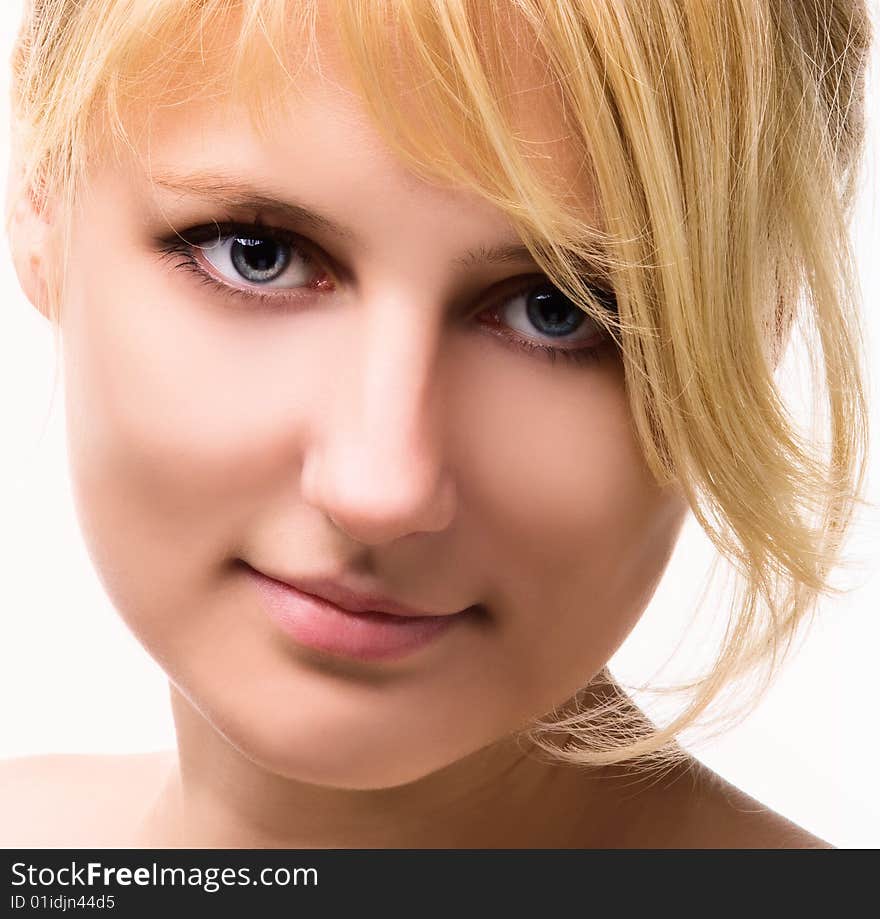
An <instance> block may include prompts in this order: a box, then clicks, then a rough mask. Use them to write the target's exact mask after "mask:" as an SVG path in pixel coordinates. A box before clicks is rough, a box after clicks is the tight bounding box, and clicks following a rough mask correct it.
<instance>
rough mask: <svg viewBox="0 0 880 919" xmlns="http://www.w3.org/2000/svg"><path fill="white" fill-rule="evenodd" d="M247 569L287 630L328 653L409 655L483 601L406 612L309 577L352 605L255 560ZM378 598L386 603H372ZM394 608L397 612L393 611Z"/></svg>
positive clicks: (371, 657) (366, 657)
mask: <svg viewBox="0 0 880 919" xmlns="http://www.w3.org/2000/svg"><path fill="white" fill-rule="evenodd" d="M245 570H246V573H247V575H248V578H249V579H250V581H251V583H252V584H253V586H254V588H255V591H256V593H257V595H258V597H259V599H260V601H261V605H262V607H263V610H264V612H265V613H266V615H267V616H268V617H269V619H270V621H272V622H273V623H274V624H275V625H276V626H277V627H278V628H279V629H280V630H281V631H282V632H284V633H285V634H286V635H288V636H289V637H291V638H293V639H294V640H295V641H296V642H297V643H298V644H301V645H303V646H305V647H308V648H311V649H313V650H318V651H323V652H326V653H328V654H332V655H337V656H342V657H347V658H350V659H353V660H361V661H390V660H397V659H401V658H404V657H406V656H408V655H410V654H412V653H414V652H415V651H417V650H418V649H420V648H423V647H425V646H426V645H429V644H433V643H434V642H435V641H437V640H438V639H439V638H440V637H441V636H443V635H445V634H446V633H448V632H450V631H451V630H453V629H454V628H456V627H457V626H460V624H461V623H463V622H464V621H465V620H467V619H472V618H473V617H475V616H477V615H478V614H479V613H480V611H481V609H482V607H481V605H480V604H475V605H473V606H469V607H467V608H465V609H463V610H459V611H455V612H442V613H426V612H424V611H421V610H418V611H415V612H414V613H412V614H404V613H402V612H400V611H401V610H407V609H409V608H407V607H403V606H402V605H400V604H397V603H394V602H393V601H390V600H387V599H384V598H377V597H376V596H375V595H372V596H369V595H355V594H354V593H353V592H351V591H347V590H346V589H345V588H344V587H341V586H340V585H338V584H334V583H332V582H328V581H327V580H326V579H321V580H320V581H318V580H317V579H312V580H311V581H309V582H306V581H305V580H304V579H300V580H299V581H297V585H303V584H305V583H308V584H309V586H311V587H313V589H321V590H322V591H323V592H324V593H333V595H334V599H335V598H337V597H338V598H344V600H343V602H345V603H346V604H347V605H348V606H355V607H360V608H356V609H350V608H347V606H343V605H340V603H338V602H334V600H332V599H328V598H327V597H326V596H322V595H320V594H317V593H315V594H313V593H311V592H309V591H307V590H304V589H302V587H301V586H297V585H294V584H292V583H289V582H287V581H282V580H279V579H277V578H275V577H272V576H270V575H267V574H264V573H263V572H262V571H259V570H258V569H256V568H253V567H252V566H251V565H248V564H246V565H245ZM372 604H375V605H377V606H382V607H384V609H371V608H369V605H372ZM389 608H391V609H394V610H395V611H394V612H389Z"/></svg>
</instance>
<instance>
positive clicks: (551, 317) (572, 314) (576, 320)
mask: <svg viewBox="0 0 880 919" xmlns="http://www.w3.org/2000/svg"><path fill="white" fill-rule="evenodd" d="M526 302H527V312H528V316H529V321H530V322H532V323H533V324H534V325H535V327H536V328H537V329H539V331H540V332H541V333H542V334H543V335H555V336H562V335H570V334H571V333H572V332H573V331H574V330H575V329H577V328H578V327H579V326H580V325H581V324H582V323H583V321H584V319H585V318H586V313H584V311H583V310H581V309H578V307H577V306H575V304H574V303H572V302H571V300H569V299H568V297H566V296H565V294H563V293H562V292H561V291H560V290H557V289H556V288H555V287H538V288H536V289H535V290H533V291H532V292H531V293H530V294H529V296H528V298H527V301H526Z"/></svg>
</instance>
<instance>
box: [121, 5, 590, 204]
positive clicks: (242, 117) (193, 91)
mask: <svg viewBox="0 0 880 919" xmlns="http://www.w3.org/2000/svg"><path fill="white" fill-rule="evenodd" d="M513 6H514V5H512V4H511V5H507V4H502V5H496V6H495V7H494V10H495V14H494V17H493V22H492V23H491V24H489V23H486V22H481V21H480V18H479V14H477V17H476V21H475V23H474V29H475V31H476V34H475V38H478V37H479V30H485V29H487V28H490V27H491V28H494V29H495V30H496V31H498V30H499V29H500V32H499V34H498V36H497V37H498V46H499V47H502V48H503V50H504V63H503V70H504V73H505V74H506V75H507V77H508V79H507V82H506V84H505V85H495V84H487V85H486V86H485V88H484V89H483V90H482V91H481V92H480V94H479V97H480V104H481V105H483V106H486V107H488V108H489V109H495V110H497V112H498V113H503V116H502V120H501V121H499V122H498V125H502V130H504V129H506V130H507V131H509V133H510V137H511V143H513V138H514V137H516V138H517V139H518V142H519V143H520V144H521V147H520V149H523V150H525V155H526V158H527V160H528V162H529V164H530V167H531V168H533V169H534V171H535V173H536V175H540V177H541V180H542V181H543V182H544V183H546V185H547V186H548V188H549V187H552V189H553V191H554V193H555V194H557V195H560V196H561V197H568V196H570V195H571V196H574V197H576V198H577V201H578V202H579V204H580V206H583V205H584V204H586V205H587V206H588V207H591V206H592V204H593V203H594V202H593V200H592V190H591V185H590V183H589V181H588V178H587V172H588V169H587V158H586V157H585V155H584V152H583V150H582V148H581V145H580V144H578V143H577V142H576V141H575V139H574V137H575V135H574V133H573V132H572V131H570V130H569V125H568V123H567V121H566V107H565V105H564V101H563V91H562V88H561V87H560V86H559V85H558V83H557V82H556V81H554V80H553V79H551V77H550V71H549V67H548V64H547V61H546V60H545V59H543V58H542V57H541V56H539V55H538V54H537V53H536V51H535V48H536V45H535V42H534V41H533V40H531V39H530V35H529V32H528V29H527V28H526V26H525V24H524V22H523V21H522V20H521V19H520V18H518V17H516V16H514V15H513V14H512V12H508V14H507V15H502V16H499V15H498V10H501V9H507V10H510V9H511V8H512V7H513ZM314 8H315V12H316V15H315V18H314V19H313V20H310V21H308V25H309V27H308V28H306V27H305V25H304V22H299V21H297V22H296V23H294V22H292V23H291V27H290V29H289V31H287V32H286V33H285V34H284V35H283V36H281V37H280V38H276V39H274V40H272V41H271V47H266V48H264V49H262V51H263V53H259V54H256V53H251V54H250V56H249V58H248V60H249V61H256V62H258V69H259V76H258V77H257V78H255V79H254V80H252V81H241V80H237V79H236V77H235V74H232V73H230V70H229V61H230V50H231V49H233V48H234V47H235V46H236V41H237V39H238V36H239V31H240V25H239V23H238V22H237V21H236V20H235V19H233V18H229V19H226V20H224V21H217V22H215V23H214V24H213V27H212V30H211V31H210V32H209V33H207V34H206V35H205V39H204V48H205V52H204V54H203V55H202V56H201V60H200V62H199V65H198V66H196V67H195V68H194V67H193V66H192V61H189V60H187V61H186V66H185V68H181V72H180V73H179V79H178V78H177V76H178V75H175V77H174V78H171V79H169V73H170V72H171V70H169V69H167V68H166V69H164V71H163V74H164V78H163V85H162V86H161V87H160V88H157V90H156V91H153V88H152V87H150V86H149V84H147V83H145V84H143V85H142V86H141V88H140V91H139V93H138V94H136V95H134V96H132V97H131V98H130V99H129V107H128V110H127V117H126V119H125V121H126V130H127V131H129V132H131V133H133V134H135V135H137V139H136V141H135V143H134V145H133V146H134V149H137V150H141V151H144V150H146V151H147V156H148V157H149V158H150V159H151V160H152V159H153V158H156V154H157V151H166V152H167V151H169V150H171V149H172V147H174V148H176V149H177V150H178V151H179V152H182V153H185V152H186V147H187V146H189V147H193V146H194V145H198V143H199V137H200V136H201V137H202V138H203V139H204V140H207V139H208V138H209V137H211V135H212V132H213V138H212V141H213V140H216V136H217V133H218V132H219V133H222V135H223V140H224V149H225V155H228V156H231V157H232V160H233V161H235V160H240V161H242V162H246V163H252V162H254V159H255V158H256V159H260V158H263V157H265V156H267V155H268V156H269V157H270V158H271V159H273V161H274V164H275V165H274V167H273V168H275V169H277V162H278V160H279V157H280V158H281V161H282V162H283V161H284V160H285V159H286V158H288V157H289V156H290V155H291V152H292V151H293V150H294V149H295V148H298V149H308V150H310V151H311V155H312V156H326V155H328V153H329V152H330V151H331V150H332V153H333V156H334V157H335V158H337V159H338V160H339V161H340V165H343V166H344V165H346V164H347V165H350V166H352V167H353V166H355V165H356V163H357V162H358V161H360V160H363V159H365V158H369V159H370V160H371V161H372V162H374V163H378V162H381V163H382V164H383V168H384V169H385V170H387V171H388V172H392V171H393V172H394V173H395V176H396V178H397V180H398V182H400V183H403V184H407V183H410V184H413V186H414V184H415V183H417V182H418V179H417V177H416V176H414V175H412V174H411V172H410V169H408V168H404V165H403V163H402V162H401V161H400V159H399V157H398V156H397V153H398V152H399V148H398V147H397V143H398V142H400V140H401V139H400V137H399V132H395V129H394V126H393V125H392V124H389V123H388V121H387V120H386V119H384V118H382V117H378V118H377V117H376V112H375V110H374V109H371V108H370V107H369V106H368V105H367V104H366V103H365V97H364V92H363V84H362V83H360V82H359V79H358V73H359V72H360V71H359V70H358V68H356V67H354V66H353V58H352V54H354V55H355V56H358V55H360V54H362V52H363V50H364V48H363V46H362V45H361V44H360V42H359V41H358V40H357V38H356V37H355V38H352V37H351V36H349V35H348V33H346V32H345V30H344V29H343V28H341V26H340V22H339V20H338V18H337V16H336V15H335V4H334V3H327V2H320V3H317V4H315V7H314ZM378 35H379V38H380V44H379V48H378V52H377V53H378V54H379V55H381V58H380V59H379V60H378V61H376V60H374V64H376V65H377V66H378V68H379V71H380V72H381V76H382V78H383V79H384V80H385V81H386V82H384V83H383V84H382V86H381V104H382V105H385V106H387V107H389V108H390V109H393V110H394V111H395V112H396V113H397V114H398V115H399V117H400V118H402V119H403V120H404V121H405V122H406V124H407V125H408V126H410V127H411V128H412V130H413V131H414V132H415V133H416V134H419V135H421V137H422V138H430V142H429V143H428V144H427V146H429V147H432V148H433V149H434V150H437V151H439V150H441V149H442V150H443V151H445V152H447V153H448V154H449V155H451V157H452V158H453V159H454V160H455V161H456V162H457V163H459V164H463V166H464V170H465V172H468V171H469V172H470V173H471V177H473V182H472V187H473V188H474V189H475V190H476V191H477V192H481V191H482V190H483V189H484V188H485V185H486V177H485V176H480V177H478V176H477V173H478V172H479V170H475V169H471V163H472V161H473V154H474V150H475V149H476V148H477V147H479V146H481V145H485V138H484V137H481V136H479V134H480V130H479V129H478V130H477V132H476V133H475V134H473V135H472V136H470V137H468V136H465V132H463V131H461V130H460V129H459V126H458V125H453V124H443V123H438V121H437V119H435V118H433V117H432V113H433V112H434V111H435V109H436V105H435V95H436V93H437V91H438V86H437V81H436V79H434V80H430V79H422V80H417V79H413V74H414V71H413V70H412V69H411V68H412V66H413V62H415V61H417V59H418V55H419V54H420V53H422V52H420V51H419V50H418V49H416V48H415V47H414V45H413V39H412V36H409V37H408V38H405V39H403V40H401V35H400V30H399V29H395V28H392V27H391V26H390V25H389V26H388V28H387V29H385V30H383V31H381V32H379V33H378ZM266 40H267V41H268V39H266ZM252 50H253V51H256V49H252ZM172 58H173V55H172ZM172 70H173V68H172ZM184 70H185V72H183V71H184ZM389 77H390V79H389ZM263 112H265V113H266V117H265V118H263V117H262V113H263ZM221 125H222V127H221ZM496 127H497V125H496ZM231 128H234V130H230V129H231ZM483 131H485V127H483ZM341 135H344V139H343V138H342V137H341ZM341 143H343V144H344V148H340V144H341ZM245 152H247V157H245ZM408 165H409V166H412V165H413V164H412V163H411V162H410V163H408ZM418 166H419V168H420V170H421V171H420V175H422V176H423V177H424V176H425V175H426V174H427V175H430V176H431V177H432V178H434V179H436V180H437V181H438V182H439V183H440V184H442V183H443V182H444V181H445V180H446V179H447V178H448V175H447V174H446V172H445V171H444V169H443V168H438V166H437V163H436V162H433V161H432V162H425V157H424V156H422V157H421V158H420V159H419V164H418Z"/></svg>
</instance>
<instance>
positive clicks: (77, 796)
mask: <svg viewBox="0 0 880 919" xmlns="http://www.w3.org/2000/svg"><path fill="white" fill-rule="evenodd" d="M174 755H175V754H174V751H159V752H156V753H137V754H88V753H50V754H42V755H37V756H20V757H13V758H8V759H3V760H0V812H2V814H3V820H2V821H0V848H4V849H8V848H77V847H80V846H88V847H92V846H94V847H100V846H105V845H106V846H113V845H116V844H117V841H118V840H119V839H120V837H121V835H122V834H123V833H124V832H125V828H126V827H127V826H130V825H131V822H132V821H133V820H135V819H136V818H137V816H138V813H139V811H140V810H141V809H142V808H143V804H144V800H145V798H148V797H149V796H150V795H152V794H154V793H155V791H156V790H157V789H158V788H159V785H160V783H161V781H162V779H163V777H164V776H165V775H166V774H167V771H168V769H169V768H170V766H171V764H172V762H173V760H174Z"/></svg>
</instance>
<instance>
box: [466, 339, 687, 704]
mask: <svg viewBox="0 0 880 919" xmlns="http://www.w3.org/2000/svg"><path fill="white" fill-rule="evenodd" d="M483 367H484V368H485V367H486V364H484V365H483ZM557 370H558V371H559V372H557ZM487 373H492V374H493V375H494V376H495V382H494V383H493V384H492V385H489V380H488V377H487V380H486V385H485V386H477V387H475V391H476V392H477V393H478V394H479V395H478V397H475V398H472V399H471V401H470V403H469V412H470V415H469V419H470V420H469V427H470V431H471V436H470V437H466V438H463V439H462V444H463V445H465V444H466V448H464V449H466V451H467V457H466V459H465V460H464V461H463V462H464V463H465V464H466V467H467V468H469V470H470V471H471V473H472V475H471V476H469V478H468V482H469V483H470V485H471V486H472V488H473V489H474V490H473V491H471V492H469V493H468V496H467V499H466V500H467V506H468V508H469V511H470V512H472V513H473V515H474V520H475V521H477V526H478V527H481V526H484V525H485V524H484V523H481V522H480V521H482V522H485V521H491V524H489V526H490V527H491V532H490V531H489V530H487V529H484V530H483V532H482V535H483V539H482V542H483V546H484V551H483V557H484V564H485V566H486V570H488V571H490V572H492V575H491V577H492V589H493V590H494V591H495V596H494V601H495V603H496V605H497V607H498V608H499V609H501V610H504V611H505V612H506V613H507V614H508V615H507V619H506V628H505V627H503V628H502V629H501V631H500V634H501V638H502V640H503V641H504V642H505V643H506V649H505V651H504V653H502V654H501V655H499V658H500V660H501V661H502V666H504V667H506V668H508V669H509V674H508V678H509V679H511V680H516V682H517V683H518V685H521V686H523V688H524V690H525V691H526V692H527V693H531V694H532V695H534V696H535V697H536V698H537V697H539V696H540V695H541V694H542V693H543V694H544V697H545V699H547V700H548V702H549V704H555V703H554V701H553V700H554V698H555V699H556V701H558V699H559V698H560V696H559V692H560V689H561V687H566V686H567V690H566V691H571V692H573V691H574V690H575V689H576V688H577V687H578V686H580V685H581V684H582V683H583V682H585V681H587V680H588V679H590V678H591V677H592V676H593V675H594V674H595V673H596V672H598V670H599V669H601V667H603V666H604V665H605V664H606V663H607V661H608V659H609V658H610V657H611V656H612V655H613V653H614V651H615V650H616V649H617V648H618V647H619V645H620V644H621V643H622V642H623V640H624V639H625V638H626V636H627V635H628V634H629V632H630V631H631V630H632V628H633V627H634V626H635V624H636V622H637V621H638V619H639V617H640V616H641V615H642V613H643V612H644V609H645V607H646V606H647V604H648V602H649V600H650V598H651V596H652V594H653V592H654V590H655V588H656V586H657V584H658V582H659V580H660V577H661V576H662V573H663V571H664V570H665V567H666V565H667V563H668V560H669V557H670V555H671V553H672V550H673V548H674V545H675V541H676V539H677V537H678V534H679V532H680V529H681V526H682V524H683V522H684V516H685V513H686V509H687V507H686V503H685V502H684V500H683V498H682V497H681V496H680V494H679V493H678V492H677V491H676V490H673V489H661V488H659V487H658V486H657V484H656V483H655V481H654V479H653V477H652V476H651V474H650V472H649V470H648V468H647V466H646V465H645V463H644V460H643V457H642V454H641V451H640V449H639V447H638V443H637V440H636V437H635V432H634V429H633V427H632V424H631V417H630V413H629V409H628V406H627V403H626V391H625V386H624V380H623V371H622V367H621V366H620V363H619V361H617V360H616V359H615V357H614V356H613V355H609V356H608V357H604V356H603V359H602V361H601V363H600V364H598V365H588V366H587V367H586V368H578V369H576V370H570V369H569V368H557V367H556V366H553V367H551V368H550V369H549V370H547V371H543V372H540V373H535V374H533V375H532V376H531V379H530V381H529V385H526V386H524V385H522V380H523V379H524V376H523V375H522V374H519V377H520V379H519V382H517V380H514V379H513V378H512V377H511V379H510V381H509V385H508V386H505V385H501V386H499V385H498V379H499V375H500V377H502V378H503V371H502V369H501V368H500V367H495V368H487ZM527 376H528V375H525V378H527ZM502 618H503V617H502ZM529 684H530V685H529Z"/></svg>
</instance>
